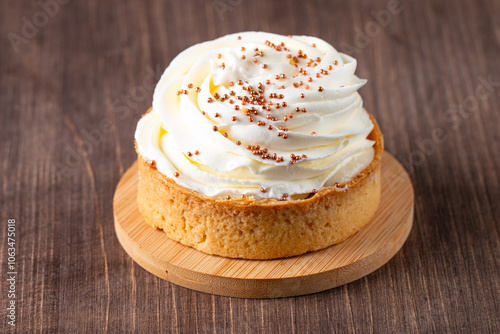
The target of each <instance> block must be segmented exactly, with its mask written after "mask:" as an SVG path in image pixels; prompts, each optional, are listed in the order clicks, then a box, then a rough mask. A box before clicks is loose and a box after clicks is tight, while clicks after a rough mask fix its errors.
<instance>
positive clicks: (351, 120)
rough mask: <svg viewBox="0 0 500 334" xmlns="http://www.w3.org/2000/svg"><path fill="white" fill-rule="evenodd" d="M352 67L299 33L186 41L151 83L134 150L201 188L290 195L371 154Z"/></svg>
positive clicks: (362, 163) (345, 173)
mask: <svg viewBox="0 0 500 334" xmlns="http://www.w3.org/2000/svg"><path fill="white" fill-rule="evenodd" d="M282 43H283V44H282ZM256 49H258V50H256ZM355 70H356V60H355V59H354V58H352V57H350V56H348V55H345V54H342V53H339V52H337V51H336V50H335V49H334V48H333V47H332V46H331V45H330V44H328V43H326V42H325V41H323V40H321V39H318V38H314V37H308V36H293V37H287V36H281V35H275V34H270V33H263V32H244V33H238V34H232V35H227V36H224V37H221V38H218V39H216V40H213V41H209V42H204V43H201V44H197V45H194V46H192V47H190V48H188V49H186V50H185V51H183V52H181V53H180V54H179V55H178V56H177V57H176V58H175V59H174V60H173V61H172V62H171V63H170V65H169V66H168V67H167V69H166V70H165V72H164V73H163V76H162V77H161V79H160V82H159V83H158V85H157V86H156V89H155V92H154V96H153V110H152V111H151V112H150V113H149V114H147V115H146V116H144V117H143V118H142V119H141V120H140V121H139V123H138V125H137V130H136V133H135V139H136V141H137V146H138V151H139V153H140V154H141V155H142V156H143V157H144V158H145V159H147V160H149V161H152V160H154V161H155V162H156V168H157V169H158V171H159V172H160V173H163V174H164V175H166V176H167V177H170V178H172V179H174V180H175V181H176V182H177V183H178V184H180V185H182V186H185V187H187V188H190V189H192V190H195V191H197V192H200V193H202V194H204V195H206V196H223V197H226V196H228V195H229V196H231V197H240V196H241V195H242V194H245V195H246V196H253V197H254V198H255V199H261V198H283V199H285V197H282V196H283V195H284V194H287V195H288V197H286V199H298V198H304V197H305V196H307V195H308V194H310V193H311V191H312V190H313V189H316V190H319V189H321V188H322V187H331V186H334V185H335V183H339V184H342V183H345V182H348V181H349V180H351V179H352V177H354V176H355V175H356V174H358V173H359V172H360V171H362V170H363V169H364V168H365V167H366V166H367V165H368V164H369V163H370V162H371V161H372V160H373V156H374V149H373V144H374V142H373V141H371V140H368V139H367V136H368V134H369V133H370V132H371V131H372V129H373V124H372V122H371V120H370V118H369V116H368V114H367V112H366V111H365V110H364V109H363V101H362V99H361V96H360V95H359V94H358V92H357V90H358V89H359V88H360V87H361V86H363V85H364V84H365V83H366V80H362V79H359V78H358V77H357V76H355V75H354V72H355ZM277 76H279V78H278V79H277ZM283 76H284V78H283ZM239 80H241V81H240V82H239ZM238 82H239V83H240V84H239V83H238ZM197 87H199V88H200V89H197ZM249 87H251V89H249ZM259 87H260V91H259ZM197 91H199V92H197ZM185 92H187V94H185ZM250 92H253V94H254V96H255V98H254V100H253V102H252V95H251V93H250ZM259 92H260V93H261V96H260V97H259V95H258V93H259ZM225 94H227V98H225ZM255 94H256V95H255ZM301 94H303V95H302V96H301ZM281 96H282V98H280V97H281ZM261 98H264V99H265V101H262V99H261ZM269 102H272V105H270V104H269ZM277 103H279V108H278V107H277ZM266 107H269V110H267V109H266ZM296 108H299V110H300V111H298V112H297V111H296ZM303 108H305V112H303ZM245 113H246V114H245ZM234 117H236V120H233V119H234ZM250 117H251V120H252V121H250V119H249V118H250ZM269 117H270V118H271V119H269ZM263 123H265V125H262V124H263ZM214 127H216V128H214ZM214 129H215V130H214ZM238 144H239V145H238ZM257 145H258V146H259V147H258V148H257V147H256V146H257ZM248 146H251V148H250V149H248ZM266 150H267V151H266ZM254 153H255V154H254ZM291 154H293V155H295V156H300V157H301V159H300V160H298V159H292V158H291ZM303 156H304V157H303ZM273 157H275V159H273ZM280 158H282V159H280ZM177 173H178V174H177Z"/></svg>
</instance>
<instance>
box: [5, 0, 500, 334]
mask: <svg viewBox="0 0 500 334" xmlns="http://www.w3.org/2000/svg"><path fill="white" fill-rule="evenodd" d="M61 2H63V1H62V0H61ZM65 2H67V3H65V4H60V5H58V6H55V5H54V3H55V2H54V1H52V0H42V1H41V3H42V4H48V5H46V6H45V5H44V6H43V7H44V8H45V9H43V8H42V6H41V5H40V4H38V3H37V2H36V1H1V2H0V13H1V14H0V15H1V17H2V19H1V20H0V36H1V38H0V41H1V42H0V43H1V44H0V92H1V93H0V107H1V111H0V129H1V130H0V138H1V142H0V157H1V158H0V173H1V174H0V180H1V181H0V182H1V184H0V201H1V213H0V218H1V229H0V264H1V267H0V268H1V274H0V278H1V282H2V283H1V291H0V293H1V297H0V300H1V305H0V309H1V310H2V311H1V312H0V315H1V319H0V326H1V331H2V332H3V331H4V332H8V333H10V332H17V333H32V332H61V333H77V332H88V333H100V332H110V333H125V332H137V333H154V332H172V333H214V332H216V333H306V332H307V333H323V332H324V333H326V332H337V333H344V332H345V333H369V332H376V333H386V332H394V333H495V332H496V333H498V332H499V331H500V297H499V293H500V237H499V234H500V232H499V222H500V204H499V203H500V182H499V181H500V135H499V133H500V131H499V130H500V94H499V92H500V57H499V55H500V19H499V18H500V1H497V0H478V1H466V0H460V1H458V0H457V1H437V0H436V1H429V0H424V1H416V0H413V1H410V0H401V1H396V0H380V1H378V0H377V1H335V2H334V1H260V0H254V1H240V0H215V1H211V0H209V1H168V2H167V1H165V2H161V1H96V0H89V1H76V0H74V1H68V0H66V1H65ZM245 30H263V31H271V32H276V33H281V34H306V35H314V36H318V37H320V38H323V39H325V40H326V41H328V42H330V43H331V44H333V45H334V46H335V47H337V49H339V50H341V51H344V52H346V53H349V54H351V55H353V56H355V57H356V58H357V59H358V70H357V74H358V75H359V76H360V77H363V78H367V79H368V80H369V83H368V84H367V85H366V86H365V87H364V88H363V89H362V90H361V93H362V96H363V98H364V101H365V106H366V108H367V109H368V110H369V111H370V112H371V113H373V114H374V115H375V116H376V117H377V119H378V121H379V123H380V125H381V128H382V130H383V132H384V134H385V142H386V147H387V150H388V151H389V152H391V153H392V154H393V155H394V156H396V157H397V158H398V159H399V160H400V161H401V162H402V163H403V164H404V165H405V167H406V169H407V170H408V172H409V174H410V176H411V179H412V182H413V184H414V187H415V195H416V202H415V222H414V227H413V230H412V232H411V234H410V236H409V239H408V241H407V243H406V244H405V246H404V247H403V249H402V250H401V251H400V252H399V253H398V254H397V255H396V256H395V257H394V258H393V259H392V260H391V261H390V262H389V263H388V264H387V265H385V266H384V267H382V268H381V269H379V270H378V271H376V272H374V273H372V274H370V275H369V276H367V277H365V278H362V279H360V280H358V281H356V282H353V283H351V284H348V285H346V286H343V287H340V288H337V289H333V290H330V291H326V292H322V293H318V294H314V295H308V296H302V297H297V298H285V299H274V300H250V299H248V300H245V299H236V298H226V297H218V296H212V295H208V294H204V293H199V292H196V291H191V290H188V289H185V288H182V287H179V286H176V285H174V284H171V283H169V282H166V281H163V280H161V279H159V278H156V277H155V276H153V275H152V274H150V273H148V272H146V271H145V270H143V269H142V268H141V267H139V266H138V265H136V264H135V263H134V262H133V261H132V260H131V259H130V258H129V257H128V256H127V254H126V253H125V252H124V250H123V249H122V248H121V247H120V245H119V243H118V240H117V238H116V236H115V232H114V228H113V211H112V197H113V192H114V189H115V186H116V184H117V183H118V180H119V179H120V176H121V175H122V174H123V173H124V171H125V170H126V168H128V167H129V166H130V165H131V164H132V163H133V161H134V160H135V159H136V154H135V152H134V149H133V134H134V130H135V126H136V122H137V120H138V119H139V117H140V115H141V114H142V113H144V112H145V110H146V109H147V108H148V107H149V106H150V104H151V96H152V92H153V87H154V83H155V82H156V81H157V80H158V76H159V75H160V74H161V73H162V71H163V69H164V68H165V67H166V66H167V65H168V64H169V62H170V61H171V60H172V58H173V57H174V56H175V55H176V54H178V53H179V52H180V51H182V50H183V49H185V48H186V47H188V46H190V45H192V44H195V43H198V42H202V41H205V40H210V39H213V38H216V37H218V36H222V35H224V34H227V33H232V32H237V31H245ZM395 182H397V179H395ZM9 219H15V221H16V223H15V233H16V234H15V248H16V254H15V265H14V269H15V271H16V273H17V274H16V282H15V291H16V296H15V301H16V322H15V323H16V326H15V327H11V326H9V325H8V321H9V319H8V318H7V312H8V311H6V310H7V307H8V306H9V303H10V300H12V299H10V298H9V297H8V292H9V289H10V284H8V283H7V279H8V278H9V277H10V276H9V274H8V272H9V271H10V270H9V268H8V257H9V254H8V248H9V245H8V236H7V233H8V220H9Z"/></svg>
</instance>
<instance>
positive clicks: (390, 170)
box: [113, 152, 413, 298]
mask: <svg viewBox="0 0 500 334" xmlns="http://www.w3.org/2000/svg"><path fill="white" fill-rule="evenodd" d="M137 175H138V170H137V162H136V163H134V164H133V165H132V166H131V167H130V168H129V169H128V170H127V172H126V173H125V174H124V175H123V177H122V179H121V180H120V182H119V183H118V186H117V187H116V191H115V195H114V200H113V207H114V217H115V230H116V235H117V237H118V240H119V241H120V243H121V245H122V246H123V248H124V249H125V251H126V252H127V253H128V254H129V255H130V256H131V257H132V258H133V259H134V260H135V261H136V262H137V263H138V264H139V265H141V266H142V267H143V268H144V269H146V270H148V271H149V272H151V273H153V274H155V275H156V276H158V277H161V278H163V279H165V280H167V281H170V282H172V283H175V284H178V285H181V286H184V287H187V288H190V289H194V290H198V291H202V292H207V293H212V294H216V295H223V296H231V297H243V298H277V297H290V296H298V295H305V294H309V293H314V292H319V291H324V290H328V289H331V288H334V287H337V286H340V285H344V284H346V283H349V282H352V281H354V280H357V279H359V278H361V277H363V276H365V275H368V274H369V273H371V272H373V271H374V270H376V269H378V268H380V267H381V266H382V265H384V264H385V263H386V262H387V261H389V260H390V259H391V258H392V257H393V256H394V255H395V254H396V253H397V252H398V251H399V249H400V248H401V247H402V246H403V244H404V242H405V240H406V238H407V237H408V234H409V233H410V230H411V227H412V223H413V187H412V184H411V182H410V179H409V177H408V174H407V173H406V171H405V170H404V168H403V167H402V166H401V164H400V163H399V162H398V161H397V160H396V159H395V158H394V157H393V156H391V155H390V154H389V153H387V152H384V156H383V160H382V196H381V203H380V206H379V208H378V211H377V213H376V214H375V217H374V218H373V219H372V221H371V222H370V223H369V224H368V225H366V226H365V227H363V228H362V229H361V230H360V231H359V232H358V233H356V234H355V235H354V236H352V237H351V238H349V239H347V240H346V241H344V242H343V243H341V244H338V245H333V246H331V247H328V248H326V249H323V250H320V251H316V252H312V253H307V254H304V255H301V256H295V257H291V258H286V259H277V260H241V259H229V258H224V257H219V256H214V255H208V254H205V253H202V252H200V251H197V250H195V249H193V248H191V247H188V246H184V245H182V244H180V243H178V242H175V241H172V240H170V239H169V238H167V236H166V235H165V233H164V232H163V231H161V230H158V229H154V228H152V227H151V226H149V225H147V224H146V223H145V222H144V220H143V218H142V216H141V214H140V212H139V210H138V208H137V201H136V197H137Z"/></svg>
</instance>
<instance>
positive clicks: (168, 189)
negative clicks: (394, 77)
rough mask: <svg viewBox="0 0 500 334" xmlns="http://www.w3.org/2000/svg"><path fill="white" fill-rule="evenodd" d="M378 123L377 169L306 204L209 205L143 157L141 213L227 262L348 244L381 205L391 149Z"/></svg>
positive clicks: (212, 201)
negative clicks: (385, 153) (385, 157)
mask: <svg viewBox="0 0 500 334" xmlns="http://www.w3.org/2000/svg"><path fill="white" fill-rule="evenodd" d="M370 118H371V120H372V122H373V124H374V128H373V130H372V132H371V133H370V134H369V136H368V139H371V140H373V141H375V144H374V146H373V147H374V149H375V155H374V159H373V161H372V162H371V163H370V164H369V165H368V166H367V167H366V168H365V169H364V170H363V171H362V172H361V173H359V174H358V175H356V176H355V177H354V178H353V179H351V180H350V181H349V182H347V183H345V184H341V185H340V186H339V187H338V188H337V187H327V188H323V189H321V190H320V191H318V192H317V193H316V194H314V195H313V196H312V197H310V198H307V199H303V200H290V201H279V200H277V199H262V200H255V199H253V198H234V199H230V200H226V199H223V198H221V197H208V196H205V195H203V194H201V193H198V192H196V191H194V190H191V189H188V188H185V187H183V186H181V185H178V184H177V183H176V182H175V181H174V180H172V179H170V178H168V177H166V176H165V175H163V174H162V173H160V172H158V171H157V170H156V168H155V167H154V165H151V164H149V163H148V162H147V161H146V160H145V159H144V158H143V157H142V156H141V155H140V154H139V153H138V162H139V174H140V178H139V187H138V196H137V201H138V206H139V210H140V212H141V213H142V215H143V216H144V219H145V221H146V223H148V224H149V225H151V226H153V227H155V228H159V229H162V230H163V231H165V233H166V234H167V236H168V237H169V238H170V239H172V240H175V241H178V242H180V243H182V244H184V245H187V246H191V247H193V248H195V249H197V250H200V251H202V252H205V253H208V254H214V255H219V256H224V257H231V258H243V259H261V260H264V259H275V258H282V257H290V256H295V255H300V254H304V253H307V252H311V251H316V250H320V249H323V248H326V247H328V246H331V245H333V244H337V243H340V242H342V241H344V240H346V239H347V238H349V237H350V236H352V235H354V234H355V233H356V232H357V231H358V230H359V229H361V228H362V227H363V226H364V225H365V224H367V223H368V222H369V221H370V219H371V218H372V217H373V215H374V214H375V212H376V210H377V207H378V205H379V202H380V165H381V158H382V153H383V151H384V144H383V137H382V133H381V132H380V129H379V127H378V124H377V122H376V121H375V119H374V118H373V117H372V116H371V115H370Z"/></svg>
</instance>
